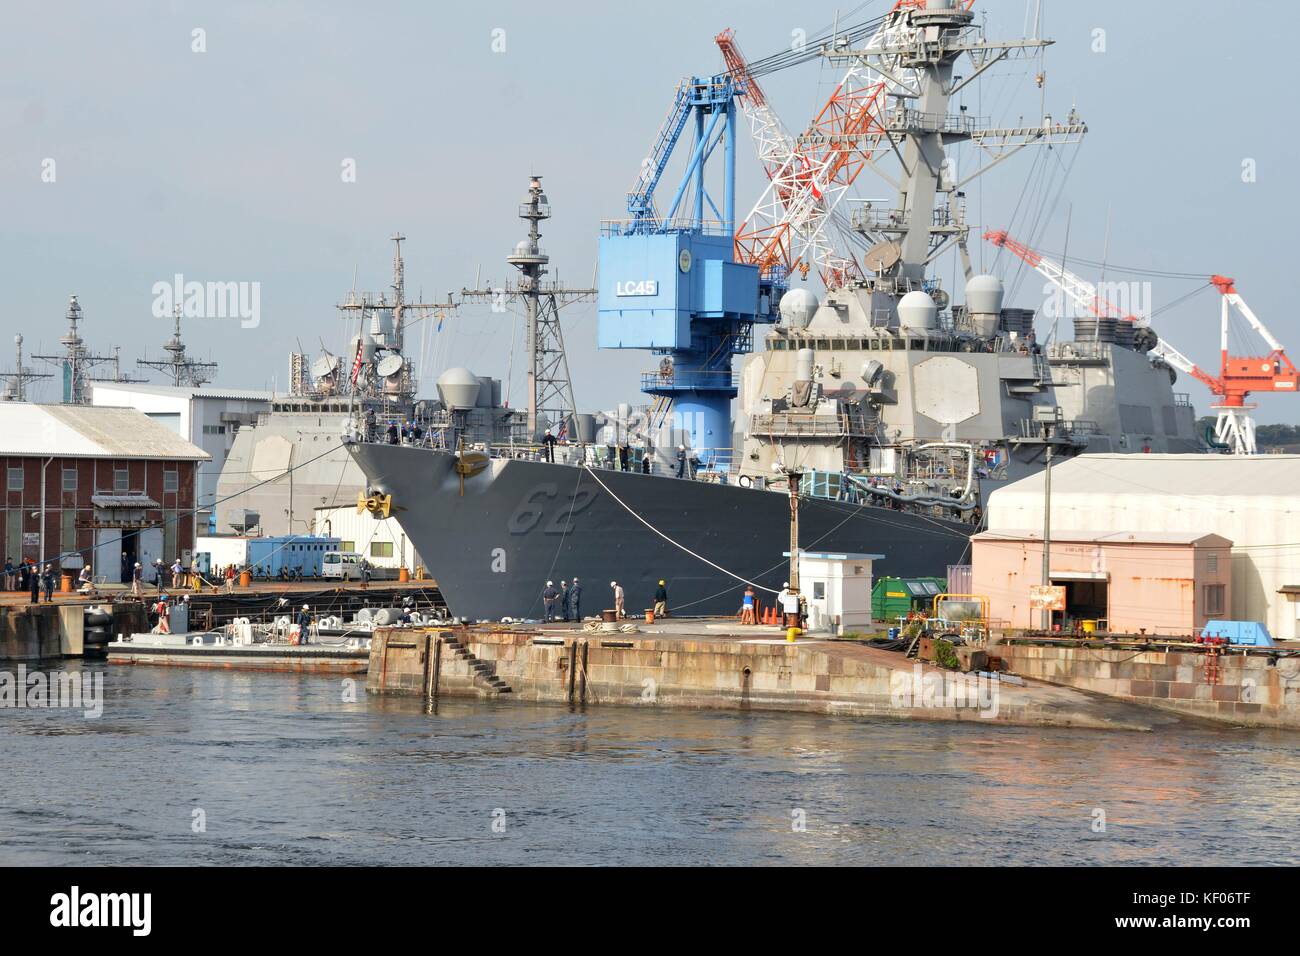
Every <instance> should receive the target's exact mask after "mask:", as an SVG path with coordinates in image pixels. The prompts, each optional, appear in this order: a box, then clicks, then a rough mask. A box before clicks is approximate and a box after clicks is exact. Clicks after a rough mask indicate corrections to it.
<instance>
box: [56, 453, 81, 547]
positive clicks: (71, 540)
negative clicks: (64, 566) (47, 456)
mask: <svg viewBox="0 0 1300 956" xmlns="http://www.w3.org/2000/svg"><path fill="white" fill-rule="evenodd" d="M74 474H75V472H74ZM59 522H60V523H59V550H60V551H62V552H63V553H64V554H65V555H68V554H71V553H72V552H74V551H76V550H77V512H76V511H75V510H73V509H72V508H65V509H64V510H63V512H62V513H61V514H60V516H59Z"/></svg>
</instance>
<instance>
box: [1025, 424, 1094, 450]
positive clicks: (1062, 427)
mask: <svg viewBox="0 0 1300 956" xmlns="http://www.w3.org/2000/svg"><path fill="white" fill-rule="evenodd" d="M1054 431H1055V434H1054V437H1055V438H1058V439H1060V438H1064V439H1067V440H1069V441H1073V442H1075V443H1076V444H1080V445H1085V444H1087V443H1088V439H1089V438H1090V437H1091V436H1093V435H1099V434H1101V426H1100V425H1099V424H1098V423H1097V422H1096V421H1094V420H1092V419H1089V418H1073V419H1071V420H1070V421H1068V422H1057V423H1056V426H1055V429H1054ZM1020 437H1021V438H1022V439H1027V440H1029V441H1042V440H1043V423H1042V422H1037V421H1034V420H1033V419H1029V418H1022V419H1020Z"/></svg>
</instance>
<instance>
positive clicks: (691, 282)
mask: <svg viewBox="0 0 1300 956" xmlns="http://www.w3.org/2000/svg"><path fill="white" fill-rule="evenodd" d="M741 93H743V87H741V86H739V85H738V83H737V81H736V80H735V79H734V78H733V77H732V76H731V75H729V74H726V73H723V74H720V75H717V76H712V77H707V78H701V77H691V78H690V79H687V80H684V81H683V82H682V83H681V84H680V85H679V86H678V87H677V92H676V95H675V96H674V98H673V104H672V107H671V109H670V110H669V113H668V117H667V118H666V119H665V120H664V123H663V126H662V127H661V128H660V130H659V133H658V135H657V136H656V137H655V140H654V144H653V147H652V149H651V152H650V155H649V156H648V157H647V158H646V160H645V161H644V162H643V163H642V167H641V171H640V174H639V175H638V176H637V179H636V182H635V183H634V184H633V187H632V189H631V190H630V191H629V193H628V195H627V212H628V218H627V219H624V220H617V221H611V222H605V223H603V224H602V227H601V237H600V281H599V283H598V288H599V296H598V303H599V320H598V324H599V333H598V343H599V345H600V347H601V348H611V349H646V350H649V351H650V352H652V353H653V354H655V355H659V356H661V360H660V362H659V365H658V368H656V369H654V370H653V371H650V372H646V373H644V374H643V375H642V376H641V390H642V391H643V392H645V393H646V394H647V395H650V396H652V397H654V398H655V399H656V409H658V410H660V411H662V412H663V413H664V414H665V418H666V413H667V411H668V410H669V409H671V412H672V422H673V430H674V432H675V433H676V436H675V437H674V441H675V442H680V443H681V444H685V445H688V446H689V447H690V449H691V451H692V453H693V454H694V455H696V456H698V457H699V458H700V460H701V461H702V462H704V463H706V464H708V465H710V466H712V467H716V468H726V467H727V466H728V464H729V459H730V453H731V445H732V436H731V400H732V399H733V398H735V397H736V391H737V380H736V373H735V372H733V370H732V367H731V363H732V357H733V356H735V355H740V354H744V353H747V352H749V351H751V350H752V348H753V327H754V323H756V322H763V323H770V322H773V321H775V320H776V318H777V299H778V298H779V291H780V290H779V289H778V288H775V287H773V286H772V285H770V284H768V283H764V282H762V281H760V276H759V269H758V267H757V266H754V265H748V264H745V263H739V262H737V261H736V259H735V252H734V243H733V239H732V236H733V233H734V231H735V225H736V110H737V96H739V95H740V94H741ZM689 126H693V137H687V142H688V144H689V147H690V150H689V154H688V155H687V156H686V161H685V169H684V171H683V172H682V175H681V180H680V182H679V183H678V184H677V188H676V189H675V191H674V192H673V194H672V199H671V201H670V202H669V203H668V204H667V206H666V207H663V206H661V205H660V204H659V203H658V202H657V200H656V195H655V192H656V189H657V187H658V186H659V185H660V182H661V181H662V180H663V178H664V175H665V173H666V171H667V169H668V166H669V161H670V159H671V158H672V156H673V152H674V150H675V149H676V148H677V146H678V144H679V143H681V142H682V139H683V134H684V133H686V132H687V129H688V127H689ZM718 147H721V151H720V153H721V163H720V164H719V163H718V162H716V161H715V162H713V163H712V166H710V160H714V159H715V157H716V156H717V155H718V154H719V149H718ZM718 165H721V167H722V169H721V181H722V192H721V200H722V208H721V210H719V208H718V205H717V203H716V202H715V196H716V195H717V194H716V192H714V193H710V191H709V178H710V177H708V176H706V173H707V172H710V171H712V170H713V169H716V167H717V166H718ZM712 178H713V179H714V180H715V181H716V179H717V178H718V177H717V174H716V173H715V174H714V176H713V177H712ZM661 210H662V211H661Z"/></svg>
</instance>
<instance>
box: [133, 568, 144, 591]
mask: <svg viewBox="0 0 1300 956" xmlns="http://www.w3.org/2000/svg"><path fill="white" fill-rule="evenodd" d="M141 574H142V571H141V567H140V562H139V561H137V562H136V563H135V567H133V568H132V569H131V594H132V595H134V596H135V597H140V596H141V595H142V594H143V593H144V592H143V590H142V588H141V586H140V576H141Z"/></svg>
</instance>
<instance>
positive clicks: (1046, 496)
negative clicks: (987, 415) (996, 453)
mask: <svg viewBox="0 0 1300 956" xmlns="http://www.w3.org/2000/svg"><path fill="white" fill-rule="evenodd" d="M1036 411H1037V413H1038V414H1039V415H1040V421H1041V422H1042V425H1043V442H1044V443H1045V444H1046V446H1047V461H1046V467H1044V469H1043V574H1042V581H1041V582H1040V583H1041V584H1042V585H1043V586H1044V587H1048V586H1049V585H1051V583H1052V457H1053V452H1054V451H1055V445H1053V440H1054V438H1055V431H1056V421H1057V418H1056V416H1057V415H1058V414H1059V409H1056V408H1047V409H1037V410H1036ZM1049 413H1050V416H1051V417H1050V418H1049V417H1048V414H1049ZM1043 593H1044V594H1046V593H1047V592H1045V591H1044V592H1043ZM1041 624H1042V629H1043V630H1044V631H1050V630H1051V629H1052V609H1051V608H1050V607H1048V606H1047V605H1044V606H1043V610H1042V621H1041Z"/></svg>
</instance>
